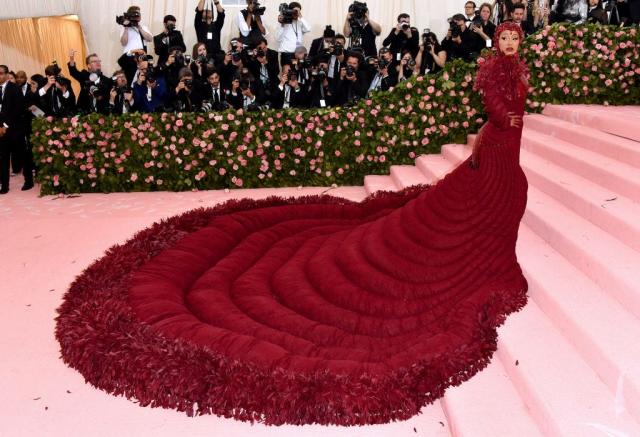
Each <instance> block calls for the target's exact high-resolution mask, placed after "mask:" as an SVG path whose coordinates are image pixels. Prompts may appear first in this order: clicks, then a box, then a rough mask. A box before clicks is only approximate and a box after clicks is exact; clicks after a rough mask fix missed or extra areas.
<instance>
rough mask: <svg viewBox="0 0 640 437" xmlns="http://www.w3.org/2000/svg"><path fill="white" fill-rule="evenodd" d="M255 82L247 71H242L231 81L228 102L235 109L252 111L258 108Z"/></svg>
mask: <svg viewBox="0 0 640 437" xmlns="http://www.w3.org/2000/svg"><path fill="white" fill-rule="evenodd" d="M254 87H255V82H254V80H253V77H252V76H251V74H250V73H249V70H248V69H242V70H240V71H239V73H238V74H237V75H236V76H235V77H234V78H233V79H232V81H231V93H230V94H229V102H230V103H231V105H232V106H233V107H234V108H235V109H244V110H253V109H257V108H258V103H257V99H256V93H255V88H254Z"/></svg>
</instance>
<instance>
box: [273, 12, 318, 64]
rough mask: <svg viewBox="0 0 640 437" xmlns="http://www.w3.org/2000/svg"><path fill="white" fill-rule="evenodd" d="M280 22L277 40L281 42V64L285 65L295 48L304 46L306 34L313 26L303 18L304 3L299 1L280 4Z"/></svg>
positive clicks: (279, 50) (291, 57)
mask: <svg viewBox="0 0 640 437" xmlns="http://www.w3.org/2000/svg"><path fill="white" fill-rule="evenodd" d="M278 23H280V27H279V28H278V31H277V32H276V40H277V41H278V43H279V44H280V47H279V48H278V52H280V65H285V64H287V63H289V62H290V61H291V60H292V59H293V57H294V52H295V50H296V49H297V48H298V47H301V46H304V35H305V34H307V33H309V32H311V26H310V25H309V23H307V21H306V20H305V19H304V18H302V5H300V3H298V2H291V3H289V5H287V4H286V3H283V4H281V5H280V15H278Z"/></svg>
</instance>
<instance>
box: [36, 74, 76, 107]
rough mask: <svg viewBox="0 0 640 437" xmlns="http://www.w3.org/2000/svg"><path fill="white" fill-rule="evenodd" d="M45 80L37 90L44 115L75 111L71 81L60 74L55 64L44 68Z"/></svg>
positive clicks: (74, 98)
mask: <svg viewBox="0 0 640 437" xmlns="http://www.w3.org/2000/svg"><path fill="white" fill-rule="evenodd" d="M44 75H45V76H46V78H47V82H46V83H45V84H44V86H43V87H42V88H40V89H39V90H38V95H39V96H40V103H41V104H42V110H43V111H44V113H45V114H46V115H50V116H53V117H64V116H67V115H70V114H73V113H75V111H76V95H75V94H74V92H73V89H72V88H71V81H70V80H69V79H67V78H66V77H64V76H63V75H62V71H61V70H60V67H58V65H57V64H55V63H54V64H51V65H49V66H47V68H45V69H44Z"/></svg>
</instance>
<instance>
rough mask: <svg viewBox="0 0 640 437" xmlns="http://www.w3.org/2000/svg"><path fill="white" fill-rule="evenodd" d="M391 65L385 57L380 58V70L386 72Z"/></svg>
mask: <svg viewBox="0 0 640 437" xmlns="http://www.w3.org/2000/svg"><path fill="white" fill-rule="evenodd" d="M389 65H391V61H388V60H387V59H385V58H383V57H380V58H378V68H379V69H380V70H384V69H385V68H387V67H388V66H389Z"/></svg>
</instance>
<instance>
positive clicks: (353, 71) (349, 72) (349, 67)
mask: <svg viewBox="0 0 640 437" xmlns="http://www.w3.org/2000/svg"><path fill="white" fill-rule="evenodd" d="M344 69H345V71H346V73H347V77H353V76H355V75H356V69H355V68H354V67H353V65H348V64H347V66H346V67H345V68H344Z"/></svg>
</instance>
